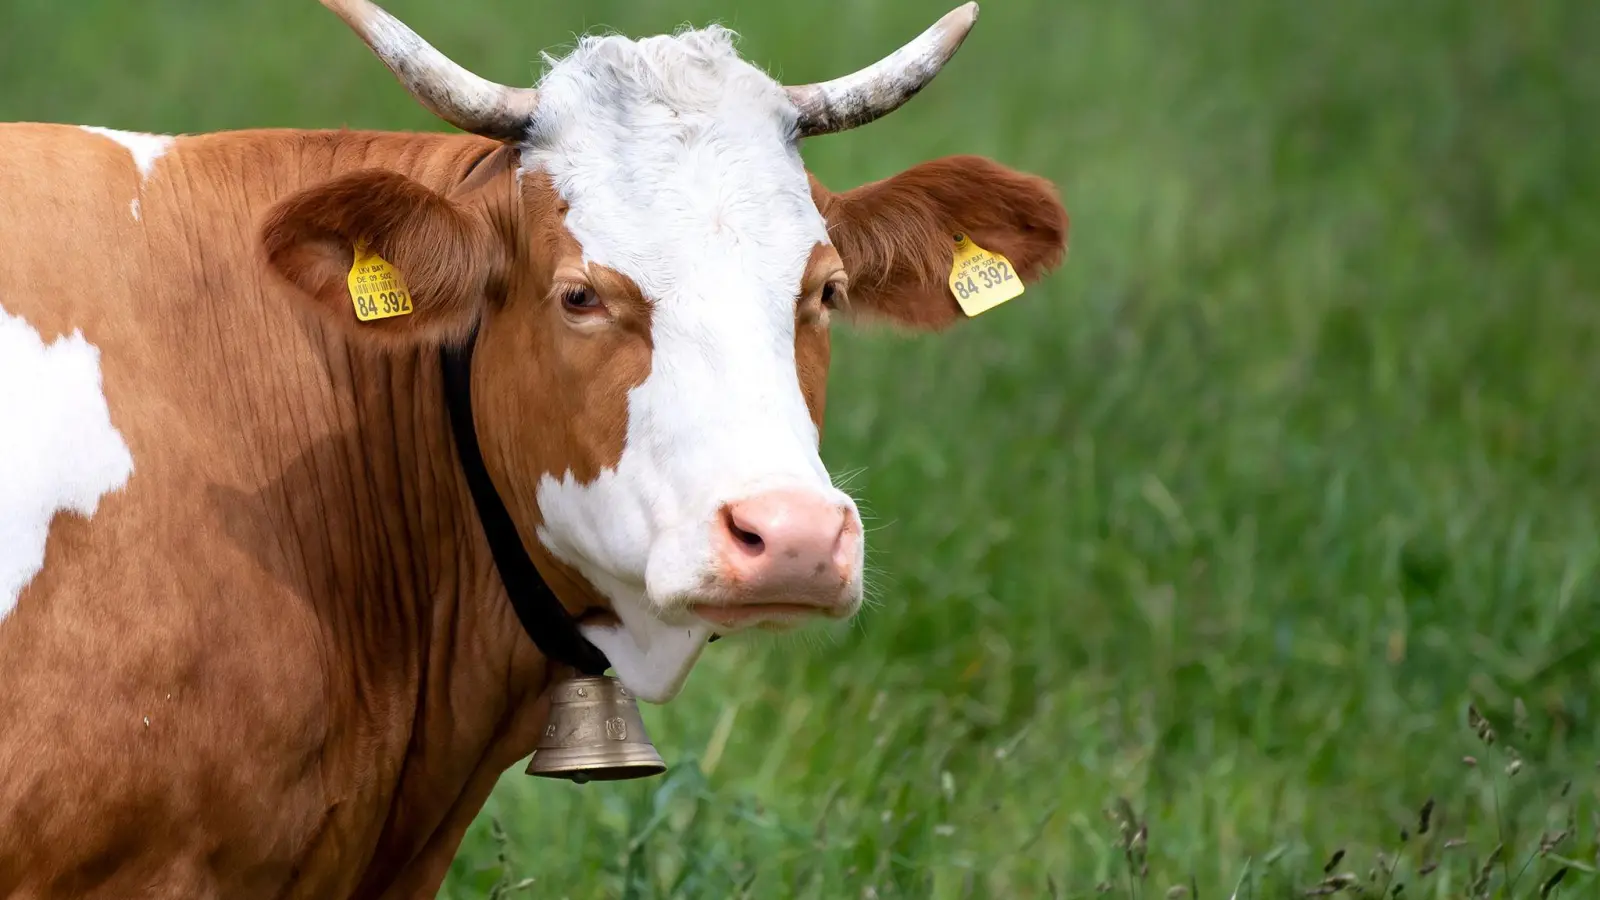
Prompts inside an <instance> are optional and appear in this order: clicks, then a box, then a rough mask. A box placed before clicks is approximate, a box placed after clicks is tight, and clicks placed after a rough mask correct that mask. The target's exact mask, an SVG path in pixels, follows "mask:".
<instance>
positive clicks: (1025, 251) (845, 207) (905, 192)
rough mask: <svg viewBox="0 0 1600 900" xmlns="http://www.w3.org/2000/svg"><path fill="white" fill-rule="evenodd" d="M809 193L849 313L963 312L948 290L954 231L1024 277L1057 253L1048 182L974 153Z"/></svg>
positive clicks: (907, 317)
mask: <svg viewBox="0 0 1600 900" xmlns="http://www.w3.org/2000/svg"><path fill="white" fill-rule="evenodd" d="M811 196H812V199H813V200H815V201H816V204H817V208H818V209H819V210H821V212H822V215H823V218H824V219H826V220H827V223H828V234H829V237H830V238H831V239H832V241H833V243H834V246H835V247H836V248H837V249H838V251H839V256H840V258H841V259H842V260H843V261H844V267H845V271H846V272H847V273H848V274H849V277H850V288H849V298H848V306H847V308H845V309H844V310H842V312H843V313H844V314H845V315H846V317H848V318H860V319H865V320H874V319H876V320H885V321H889V322H893V323H895V324H898V325H903V326H906V327H909V328H915V329H919V330H937V329H942V328H946V327H949V326H950V325H951V324H953V323H954V322H956V321H957V320H959V319H962V318H965V314H964V313H963V312H962V311H961V306H960V304H958V303H957V302H956V298H955V295H954V294H952V293H951V292H950V267H951V264H952V262H953V261H954V259H955V247H956V240H955V238H956V235H958V234H963V235H967V236H968V237H970V238H971V240H972V242H973V243H975V244H977V245H978V246H979V247H982V248H983V249H985V250H990V251H993V252H996V253H999V254H1001V255H1003V256H1005V257H1006V258H1007V259H1008V260H1010V262H1011V265H1012V266H1013V267H1014V268H1015V269H1016V273H1017V275H1018V276H1019V277H1020V278H1022V280H1023V282H1024V283H1025V284H1031V283H1033V282H1035V281H1037V280H1038V279H1039V278H1041V277H1043V276H1044V274H1045V273H1046V272H1048V271H1049V270H1050V269H1052V268H1054V267H1055V266H1056V265H1057V264H1059V263H1060V262H1061V258H1062V255H1063V254H1064V253H1065V252H1066V245H1067V211H1066V209H1065V208H1063V207H1062V205H1061V201H1060V200H1059V199H1058V198H1057V196H1056V191H1055V188H1054V186H1052V185H1051V184H1050V182H1049V181H1046V180H1045V179H1043V178H1040V177H1039V176H1037V175H1030V174H1027V173H1025V172H1018V171H1017V170H1015V169H1012V168H1009V167H1007V166H1003V165H1001V164H1000V163H997V162H995V161H994V160H991V159H986V158H984V157H981V156H948V157H944V158H943V159H936V160H933V161H931V162H925V163H921V164H919V165H916V166H913V167H911V168H910V169H907V170H906V171H904V172H901V173H900V174H898V175H894V176H891V177H889V178H886V179H884V180H882V181H877V182H873V183H871V184H865V185H862V186H861V187H858V188H855V189H853V190H849V191H845V192H843V193H840V194H835V193H832V192H830V191H829V190H828V189H827V188H825V187H823V186H822V184H821V183H819V182H818V181H817V180H816V178H815V177H813V178H812V179H811Z"/></svg>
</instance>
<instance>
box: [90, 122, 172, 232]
mask: <svg viewBox="0 0 1600 900" xmlns="http://www.w3.org/2000/svg"><path fill="white" fill-rule="evenodd" d="M78 127H79V128H82V129H83V130H84V131H87V132H89V133H90V134H98V135H100V136H101V137H104V138H110V139H111V140H113V141H116V142H117V143H119V144H121V145H122V146H123V147H125V148H127V150H128V153H129V154H131V155H132V156H133V166H134V168H136V169H138V170H139V183H140V184H143V183H144V182H145V181H146V180H147V179H149V177H150V173H151V172H152V171H154V169H155V166H156V160H158V159H160V158H161V157H162V156H163V155H165V154H166V152H167V150H169V149H170V148H171V147H172V140H173V139H172V137H171V136H169V135H164V134H143V133H141V132H137V131H118V130H117V129H115V128H101V127H100V126H99V125H79V126H78ZM128 211H129V212H130V213H132V214H133V218H134V220H135V221H137V220H138V218H139V198H138V197H134V198H133V200H132V201H130V202H129V203H128Z"/></svg>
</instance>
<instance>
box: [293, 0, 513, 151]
mask: <svg viewBox="0 0 1600 900" xmlns="http://www.w3.org/2000/svg"><path fill="white" fill-rule="evenodd" d="M322 5H323V6H326V7H327V8H329V9H331V10H333V11H334V12H335V13H337V14H338V15H339V18H341V19H343V20H344V21H345V24H347V25H349V26H350V28H351V29H352V30H353V31H355V33H356V34H358V35H360V36H361V39H362V40H363V41H366V42H367V46H368V47H371V48H372V52H374V53H376V54H377V55H378V58H379V59H381V60H383V64H384V65H386V66H388V67H389V71H391V72H393V73H394V74H395V77H396V78H399V79H400V83H401V84H403V85H405V88H406V90H407V91H409V92H410V93H411V96H413V97H415V98H417V101H418V102H420V103H421V104H422V105H423V106H426V107H427V108H428V109H429V110H431V111H432V112H433V114H434V115H436V116H438V117H439V118H441V119H443V120H445V121H446V122H449V123H450V124H451V125H454V126H456V127H457V128H459V129H461V130H462V131H470V132H472V133H473V134H480V135H483V136H484V137H489V138H495V139H497V140H501V141H516V140H521V139H522V137H523V135H524V134H525V133H526V131H527V128H528V121H529V120H530V119H531V118H532V117H533V111H534V110H535V109H536V108H537V107H538V102H539V92H538V91H536V90H534V89H532V88H513V87H506V86H505V85H503V84H496V83H495V82H493V81H488V80H485V79H483V78H479V77H478V76H476V75H474V74H472V73H471V72H468V71H467V70H466V69H463V68H462V67H461V66H459V65H457V64H456V63H454V62H452V61H451V60H450V58H449V57H447V56H445V55H444V54H443V53H440V52H439V51H438V50H435V49H434V48H433V45H431V44H429V43H428V42H427V41H425V40H423V39H422V38H420V37H418V36H417V33H416V32H414V31H412V30H411V29H410V28H408V27H406V25H405V23H404V22H401V21H400V20H399V19H396V18H395V17H394V16H391V15H389V14H388V13H387V12H384V11H383V10H382V9H379V8H378V7H377V6H376V5H374V4H373V3H371V2H370V0H322Z"/></svg>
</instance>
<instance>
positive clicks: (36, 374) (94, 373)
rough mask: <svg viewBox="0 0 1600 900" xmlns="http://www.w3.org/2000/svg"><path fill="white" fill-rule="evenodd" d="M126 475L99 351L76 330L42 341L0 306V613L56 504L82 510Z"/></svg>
mask: <svg viewBox="0 0 1600 900" xmlns="http://www.w3.org/2000/svg"><path fill="white" fill-rule="evenodd" d="M132 474H133V457H132V455H131V454H130V453H129V452H128V445H127V444H126V443H124V442H123V440H122V436H121V435H120V434H118V433H117V430H116V429H115V428H113V427H112V425H111V414H110V411H109V410H108V409H107V407H106V398H105V393H104V392H103V391H102V389H101V380H100V351H99V350H98V349H97V348H96V347H95V346H94V345H92V344H90V343H89V342H87V341H85V340H84V339H83V335H82V334H80V333H78V332H76V331H74V332H73V333H72V334H70V335H66V336H63V337H60V338H57V339H56V340H55V341H53V342H51V343H50V344H48V345H47V344H45V343H44V341H43V339H42V338H41V337H40V336H39V333H38V332H37V331H35V330H34V329H33V328H32V327H31V326H30V325H28V323H27V322H24V321H23V320H22V319H20V318H17V317H15V316H11V315H9V314H7V313H6V311H5V309H4V307H0V619H4V618H5V616H6V615H7V614H8V613H10V612H11V610H12V608H13V607H14V606H15V605H16V602H17V598H18V596H20V595H21V593H22V589H23V588H24V587H26V586H27V584H28V582H29V581H31V580H32V579H33V577H34V575H36V574H38V572H39V569H40V567H41V566H43V565H44V555H45V541H46V539H47V538H48V537H49V533H50V523H51V521H52V520H53V519H54V518H55V515H56V513H57V512H60V511H70V512H75V513H78V514H79V515H82V516H84V517H92V516H93V515H94V514H95V511H96V510H97V509H98V508H99V505H100V498H101V496H103V495H104V494H106V493H109V492H111V491H115V490H118V489H120V488H121V487H122V486H123V485H125V484H126V483H127V481H128V477H129V476H130V475H132Z"/></svg>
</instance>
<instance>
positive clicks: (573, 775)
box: [527, 675, 667, 784]
mask: <svg viewBox="0 0 1600 900" xmlns="http://www.w3.org/2000/svg"><path fill="white" fill-rule="evenodd" d="M666 768H667V764H666V763H665V762H663V761H662V760H661V755H660V754H659V753H657V752H656V748H655V746H654V745H653V744H651V743H650V736H649V735H648V734H645V731H644V719H642V718H641V717H640V716H639V707H638V705H637V704H636V703H635V702H634V699H633V696H632V695H630V694H629V693H628V689H627V688H626V687H623V685H622V682H620V681H618V680H617V679H615V678H612V677H610V676H607V675H582V676H578V677H575V678H573V679H571V680H570V681H563V682H561V683H560V684H558V685H556V686H555V687H554V688H551V690H550V720H549V722H548V723H547V724H546V725H545V728H544V736H543V737H541V738H540V739H539V746H538V748H536V749H535V750H534V751H533V758H532V759H531V760H529V762H528V770H527V773H528V774H529V775H537V776H539V777H541V778H565V779H568V780H570V781H575V782H577V783H578V784H583V783H585V782H589V781H623V780H626V779H629V778H648V777H650V776H651V775H659V774H661V773H662V772H664V771H666Z"/></svg>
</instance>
